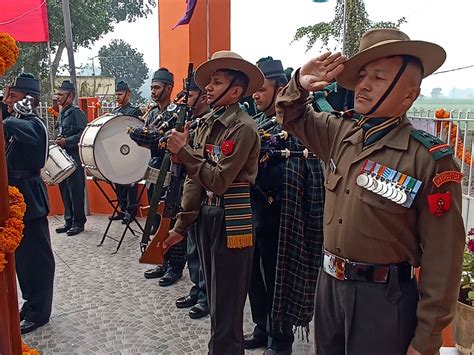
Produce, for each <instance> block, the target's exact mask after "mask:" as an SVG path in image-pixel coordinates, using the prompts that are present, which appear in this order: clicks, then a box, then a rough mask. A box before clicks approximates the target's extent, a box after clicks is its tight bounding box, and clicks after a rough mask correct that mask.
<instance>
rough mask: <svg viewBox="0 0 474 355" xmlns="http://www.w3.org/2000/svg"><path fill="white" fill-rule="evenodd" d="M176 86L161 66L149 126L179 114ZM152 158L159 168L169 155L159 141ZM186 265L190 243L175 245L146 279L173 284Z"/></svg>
mask: <svg viewBox="0 0 474 355" xmlns="http://www.w3.org/2000/svg"><path fill="white" fill-rule="evenodd" d="M173 86H174V75H173V73H171V72H170V71H169V70H168V69H166V68H160V69H158V70H157V71H156V72H155V73H154V74H153V78H152V81H151V97H152V99H153V101H154V102H155V103H156V104H157V107H156V108H154V109H152V110H151V111H150V112H149V114H148V115H147V116H146V118H145V126H148V127H149V128H150V129H157V128H158V127H160V126H161V124H163V123H164V122H167V121H170V120H171V119H173V117H176V115H177V112H178V106H177V105H176V104H174V103H173V102H172V101H171V92H172V90H173ZM150 150H151V160H150V162H149V163H148V165H149V166H151V167H153V168H155V169H159V168H160V166H161V162H162V161H163V157H164V155H165V151H164V149H162V148H161V147H160V146H159V144H158V142H156V144H153V145H151V146H150ZM147 187H148V199H149V201H150V202H151V199H152V196H153V190H154V187H155V185H154V184H151V185H147ZM159 223H160V219H159V216H157V217H156V221H155V226H153V229H152V233H154V232H155V231H156V229H157V227H158V226H159ZM185 265H186V242H182V243H180V244H178V245H175V246H174V247H173V249H172V250H171V251H170V252H169V253H168V255H166V257H165V264H164V265H158V266H157V267H155V268H153V269H150V270H147V271H145V274H144V276H145V278H147V279H154V278H161V279H160V281H159V282H158V283H159V285H160V286H170V285H172V284H174V283H176V282H177V281H178V280H179V279H180V278H181V277H182V276H183V269H184V266H185Z"/></svg>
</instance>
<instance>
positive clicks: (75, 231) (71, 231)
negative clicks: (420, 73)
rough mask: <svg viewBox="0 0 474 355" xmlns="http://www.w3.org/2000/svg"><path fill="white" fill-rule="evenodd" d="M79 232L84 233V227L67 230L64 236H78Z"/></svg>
mask: <svg viewBox="0 0 474 355" xmlns="http://www.w3.org/2000/svg"><path fill="white" fill-rule="evenodd" d="M81 232H84V226H82V227H78V226H74V227H72V228H71V229H70V230H68V231H67V232H66V234H67V235H69V236H72V235H76V234H79V233H81Z"/></svg>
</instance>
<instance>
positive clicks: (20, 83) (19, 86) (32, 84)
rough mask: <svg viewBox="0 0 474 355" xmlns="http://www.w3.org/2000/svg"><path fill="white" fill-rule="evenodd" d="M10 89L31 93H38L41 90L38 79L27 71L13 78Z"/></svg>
mask: <svg viewBox="0 0 474 355" xmlns="http://www.w3.org/2000/svg"><path fill="white" fill-rule="evenodd" d="M10 89H11V90H17V91H21V92H24V93H26V94H32V95H39V94H40V92H41V87H40V82H39V80H38V79H36V78H35V77H34V76H33V74H29V73H21V74H20V75H18V76H17V77H16V78H15V79H13V82H12V84H11V85H10Z"/></svg>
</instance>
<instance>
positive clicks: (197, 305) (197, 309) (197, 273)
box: [176, 77, 209, 319]
mask: <svg viewBox="0 0 474 355" xmlns="http://www.w3.org/2000/svg"><path fill="white" fill-rule="evenodd" d="M188 105H189V107H191V108H192V112H193V115H192V122H193V126H196V127H198V126H199V123H200V121H201V119H202V117H203V116H204V115H205V114H207V113H208V112H209V105H208V104H207V96H206V94H205V93H204V92H203V91H202V90H201V89H200V88H199V86H197V85H196V82H195V81H194V77H193V78H192V80H191V82H190V84H189V98H188ZM197 238H198V236H197V229H196V224H193V225H192V226H191V227H190V228H189V230H188V238H187V247H188V254H187V261H188V268H189V278H190V279H191V282H192V283H193V284H194V285H193V286H192V287H191V290H190V291H189V294H188V295H186V296H183V297H180V298H178V299H177V300H176V307H178V308H188V307H191V309H190V310H189V317H190V318H191V319H198V318H202V317H205V316H207V315H208V314H209V305H208V303H207V291H206V281H205V280H204V273H203V270H202V266H201V262H200V260H199V254H198V250H197Z"/></svg>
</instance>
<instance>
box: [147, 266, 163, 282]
mask: <svg viewBox="0 0 474 355" xmlns="http://www.w3.org/2000/svg"><path fill="white" fill-rule="evenodd" d="M165 273H166V267H165V266H162V265H158V266H157V267H155V268H154V269H150V270H147V271H145V273H144V274H143V275H144V276H145V279H157V278H159V277H163V275H164V274H165Z"/></svg>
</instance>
